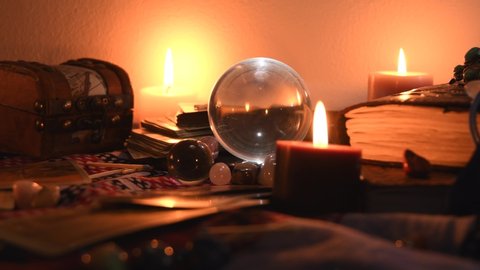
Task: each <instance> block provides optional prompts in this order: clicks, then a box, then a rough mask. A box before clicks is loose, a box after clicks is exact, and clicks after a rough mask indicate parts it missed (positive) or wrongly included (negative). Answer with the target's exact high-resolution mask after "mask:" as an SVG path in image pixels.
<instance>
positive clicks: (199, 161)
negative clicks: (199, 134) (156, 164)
mask: <svg viewBox="0 0 480 270" xmlns="http://www.w3.org/2000/svg"><path fill="white" fill-rule="evenodd" d="M212 165H213V156H212V153H211V151H210V149H209V147H208V146H207V144H205V143H204V142H201V141H199V140H191V139H189V140H183V141H181V142H179V143H177V144H175V145H174V146H173V147H172V149H170V152H169V153H168V156H167V169H168V173H169V174H170V175H171V176H172V177H175V178H177V179H178V180H179V181H181V182H182V183H185V184H198V183H201V182H203V181H204V180H206V179H208V174H209V171H210V168H211V167H212Z"/></svg>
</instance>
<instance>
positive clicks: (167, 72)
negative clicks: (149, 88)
mask: <svg viewBox="0 0 480 270" xmlns="http://www.w3.org/2000/svg"><path fill="white" fill-rule="evenodd" d="M163 86H164V87H163V89H164V94H170V93H169V92H170V91H171V90H172V88H173V57H172V49H170V48H168V49H167V54H166V55H165V66H164V70H163Z"/></svg>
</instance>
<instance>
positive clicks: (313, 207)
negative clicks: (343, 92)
mask: <svg viewBox="0 0 480 270" xmlns="http://www.w3.org/2000/svg"><path fill="white" fill-rule="evenodd" d="M327 127H328V126H327V119H326V112H325V107H324V106H323V103H322V102H318V104H317V106H316V108H315V115H314V126H313V143H312V142H302V141H277V151H276V163H277V165H276V167H275V178H274V187H273V200H274V203H275V204H277V205H279V206H281V207H282V208H285V209H287V210H295V211H296V212H317V213H326V212H347V211H354V210H356V209H357V208H358V207H359V196H360V159H361V150H360V149H358V148H353V147H350V146H345V145H329V144H328V128H327Z"/></svg>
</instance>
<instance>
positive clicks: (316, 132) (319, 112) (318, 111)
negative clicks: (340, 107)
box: [313, 101, 328, 147]
mask: <svg viewBox="0 0 480 270" xmlns="http://www.w3.org/2000/svg"><path fill="white" fill-rule="evenodd" d="M313 145H314V146H319V147H325V146H327V145H328V126H327V113H326V111H325V106H324V105H323V102H321V101H319V102H317V106H316V107H315V113H314V115H313Z"/></svg>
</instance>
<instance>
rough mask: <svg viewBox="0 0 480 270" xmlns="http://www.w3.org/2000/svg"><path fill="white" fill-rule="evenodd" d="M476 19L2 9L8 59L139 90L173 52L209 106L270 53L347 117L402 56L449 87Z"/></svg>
mask: <svg viewBox="0 0 480 270" xmlns="http://www.w3.org/2000/svg"><path fill="white" fill-rule="evenodd" d="M479 18H480V1H478V0H371V1H367V0H335V1H333V0H296V1H293V0H263V1H261V0H235V1H234V0H202V1H198V0H191V1H188V0H164V1H154V0H143V1H142V0H136V1H134V0H0V34H1V37H2V39H1V42H0V60H17V59H22V60H32V61H40V62H45V63H48V64H56V63H60V62H62V61H65V60H67V59H72V58H79V57H95V58H100V59H104V60H108V61H112V62H114V63H116V64H118V65H120V66H122V67H123V68H125V69H126V70H127V71H128V73H129V74H130V77H131V80H132V84H133V86H134V89H135V90H136V91H139V89H141V88H143V87H146V86H151V85H159V84H162V81H163V79H162V78H163V77H162V76H163V61H164V57H165V52H166V49H167V48H168V47H170V48H172V51H173V55H174V56H173V57H174V62H175V82H176V85H177V86H181V87H183V88H186V89H190V90H193V91H196V92H197V93H198V96H199V98H200V99H201V100H204V101H206V100H207V99H208V95H209V93H210V90H211V87H212V86H213V84H214V83H215V81H216V79H217V78H218V77H219V76H220V75H221V74H222V73H223V72H224V71H225V70H226V69H227V68H228V67H230V66H231V65H233V64H234V63H236V62H238V61H240V60H242V59H245V58H249V57H254V56H268V57H273V58H276V59H278V60H281V61H283V62H285V63H287V64H288V65H290V66H292V67H293V68H294V69H296V70H297V71H298V72H299V73H300V74H301V76H302V77H303V78H304V80H305V82H306V84H307V86H308V87H309V89H310V91H311V93H312V100H313V101H314V102H315V101H317V100H319V99H321V100H323V101H324V102H325V104H326V107H327V109H341V108H343V107H345V106H349V105H351V104H354V103H357V102H361V101H364V100H366V95H367V75H368V73H369V72H372V71H376V70H385V69H390V70H392V69H395V68H396V58H397V54H398V49H399V48H400V47H403V48H404V49H405V53H406V55H407V61H408V68H409V70H411V71H424V72H429V73H432V74H433V75H434V78H435V83H443V82H447V81H448V80H449V79H450V78H451V75H452V69H453V67H454V66H455V65H456V64H461V63H462V62H463V55H464V53H465V52H466V51H467V50H468V49H469V48H470V47H473V46H480V32H479V30H478V29H479V27H478V25H479V23H478V22H479Z"/></svg>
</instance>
